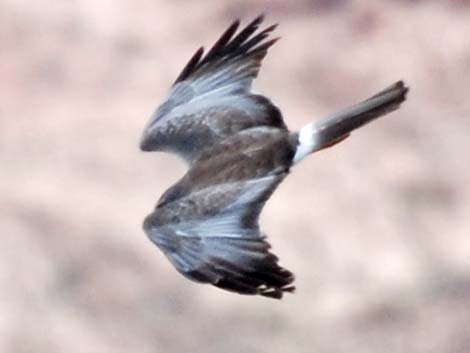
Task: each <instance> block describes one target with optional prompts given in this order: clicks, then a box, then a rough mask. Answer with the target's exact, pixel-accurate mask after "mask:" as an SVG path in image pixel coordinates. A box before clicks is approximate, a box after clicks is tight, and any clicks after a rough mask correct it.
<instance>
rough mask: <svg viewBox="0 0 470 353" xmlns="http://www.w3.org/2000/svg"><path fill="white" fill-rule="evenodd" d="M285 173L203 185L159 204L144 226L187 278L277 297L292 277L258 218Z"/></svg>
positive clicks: (243, 292) (290, 289)
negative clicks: (274, 251)
mask: <svg viewBox="0 0 470 353" xmlns="http://www.w3.org/2000/svg"><path fill="white" fill-rule="evenodd" d="M286 174H287V172H285V171H284V172H276V173H272V174H271V175H268V176H264V177H261V178H257V179H252V180H244V181H235V182H228V183H222V184H217V185H213V186H208V187H206V188H203V189H198V190H196V191H194V192H190V193H188V194H187V195H186V196H184V197H182V198H178V199H177V200H174V201H170V202H168V203H161V204H159V205H158V206H157V208H156V209H155V211H154V213H152V214H151V215H149V216H148V217H147V218H146V220H145V222H144V229H145V231H146V233H147V235H148V236H149V237H150V239H151V240H152V241H153V242H154V243H155V244H156V245H157V246H158V247H159V248H160V249H161V250H163V252H164V253H165V254H166V256H167V257H168V259H169V260H170V261H171V262H172V264H173V265H174V266H175V267H176V269H177V270H178V271H179V272H181V273H182V274H183V275H185V276H186V277H188V278H190V279H192V280H195V281H199V282H204V283H211V284H213V285H215V286H217V287H220V288H223V289H226V290H231V291H235V292H238V293H242V294H260V295H263V296H267V297H273V298H281V297H282V294H283V292H286V291H293V289H294V287H293V286H291V284H292V282H293V280H294V276H293V274H292V273H291V272H289V271H288V270H286V269H284V268H282V267H280V266H279V265H278V263H277V262H278V259H277V257H276V256H275V255H274V254H272V253H271V252H269V248H270V245H269V244H268V243H267V241H266V240H265V237H264V236H262V234H261V233H260V229H259V225H258V217H259V213H260V212H261V209H262V207H263V206H264V204H265V202H266V200H267V199H268V198H269V197H270V195H271V194H272V192H273V191H274V190H275V188H276V187H277V186H278V184H279V183H280V182H281V181H282V180H283V178H284V177H285V175H286Z"/></svg>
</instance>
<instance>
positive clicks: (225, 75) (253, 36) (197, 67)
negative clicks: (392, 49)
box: [140, 16, 408, 299]
mask: <svg viewBox="0 0 470 353" xmlns="http://www.w3.org/2000/svg"><path fill="white" fill-rule="evenodd" d="M263 19H264V18H263V16H258V17H256V18H255V19H254V20H253V21H252V22H250V23H249V24H248V25H247V26H246V27H244V28H243V29H241V30H238V28H239V26H240V21H238V20H237V21H235V22H233V23H232V24H231V25H230V26H229V27H228V29H227V30H226V31H225V32H224V33H223V34H222V36H221V37H220V38H219V39H218V40H217V41H216V43H215V44H214V45H213V46H212V48H211V49H210V50H208V51H207V52H206V53H204V49H203V48H200V49H199V50H197V51H196V53H195V54H194V55H193V56H192V58H191V59H190V60H189V62H188V63H187V64H186V66H185V67H184V69H183V71H182V72H181V73H180V75H179V76H178V78H177V79H176V81H175V82H174V84H173V85H172V87H171V89H170V92H169V94H168V97H167V98H166V100H165V101H164V102H163V103H162V104H161V105H160V106H159V107H158V109H157V110H156V111H155V113H154V114H153V115H152V116H151V118H150V121H149V122H148V124H147V126H146V127H145V129H144V132H143V135H142V139H141V142H140V148H141V149H142V150H143V151H169V152H173V153H176V154H178V155H179V156H181V157H183V158H184V159H185V160H186V161H187V162H188V164H189V170H188V171H187V173H186V174H185V175H184V176H183V177H182V178H181V180H179V181H178V182H177V183H176V184H175V185H173V186H172V187H171V188H169V189H168V190H167V191H166V192H165V193H164V194H163V195H162V196H161V198H160V200H159V201H158V203H157V205H156V207H155V209H154V211H153V212H152V213H151V214H150V215H148V216H147V217H146V218H145V220H144V225H143V227H144V230H145V232H146V234H147V235H148V237H149V238H150V240H151V241H152V242H153V243H154V244H156V245H157V246H158V247H159V248H160V249H161V250H162V251H163V252H164V254H165V255H166V256H167V258H168V259H169V260H170V262H171V263H172V264H173V266H174V267H175V268H176V269H177V270H178V271H179V272H180V273H181V274H183V275H184V276H185V277H187V278H189V279H191V280H194V281H197V282H202V283H210V284H212V285H214V286H216V287H219V288H222V289H225V290H229V291H233V292H236V293H240V294H251V295H262V296H265V297H271V298H277V299H280V298H282V296H283V294H284V293H285V292H292V291H293V290H294V286H293V282H294V275H293V274H292V273H291V272H290V271H288V270H286V269H284V268H283V267H281V266H279V264H278V258H277V257H276V255H274V254H273V253H272V252H270V250H269V249H270V245H269V243H268V242H267V240H266V236H265V235H264V234H263V233H262V231H261V230H260V226H259V224H258V218H259V215H260V213H261V210H262V208H263V206H264V204H265V203H266V201H267V200H268V199H269V197H270V196H271V194H272V193H273V192H274V190H275V189H276V187H277V186H278V185H279V184H280V183H281V182H282V180H283V179H284V178H285V177H286V176H287V174H288V173H289V171H290V169H291V167H292V166H293V165H295V164H297V163H299V162H300V161H301V160H303V159H304V158H305V157H306V156H307V155H309V154H311V153H312V152H315V151H319V150H321V149H324V148H326V147H330V146H332V145H334V144H336V143H338V142H340V141H342V140H344V139H345V138H346V137H348V136H349V134H350V133H351V131H352V130H354V129H357V128H359V127H361V126H363V125H364V124H366V123H368V122H370V121H372V120H374V119H376V118H378V117H380V116H383V115H385V114H387V113H390V112H392V111H394V110H396V109H398V107H399V106H400V104H401V103H402V102H403V101H404V100H405V98H406V94H407V91H408V88H407V87H405V85H404V84H403V82H402V81H398V82H396V83H394V84H393V85H391V86H389V87H388V88H386V89H384V90H382V91H381V92H379V93H377V94H375V95H374V96H372V97H370V98H369V99H367V100H365V101H363V102H361V103H358V104H356V105H354V106H351V107H349V108H346V109H344V110H342V111H340V112H338V113H335V114H332V115H331V116H328V117H326V118H325V119H323V120H320V121H318V122H314V123H310V124H308V125H306V126H305V127H303V128H302V129H301V130H300V131H299V132H292V131H289V129H288V128H287V126H286V124H285V123H284V120H283V117H282V114H281V112H280V110H279V109H278V108H277V107H276V106H275V105H274V104H273V103H272V102H271V101H270V100H269V99H268V98H266V97H265V96H263V95H259V94H255V93H252V92H251V84H252V82H253V80H254V79H255V78H256V77H257V75H258V71H259V69H260V66H261V62H262V60H263V58H264V57H265V55H266V53H267V50H268V49H269V48H270V47H271V46H272V45H273V44H274V43H275V42H276V40H277V38H274V39H272V38H270V35H271V33H272V31H273V30H274V29H275V28H276V25H272V26H269V27H267V28H265V29H262V30H259V27H260V25H261V23H262V22H263Z"/></svg>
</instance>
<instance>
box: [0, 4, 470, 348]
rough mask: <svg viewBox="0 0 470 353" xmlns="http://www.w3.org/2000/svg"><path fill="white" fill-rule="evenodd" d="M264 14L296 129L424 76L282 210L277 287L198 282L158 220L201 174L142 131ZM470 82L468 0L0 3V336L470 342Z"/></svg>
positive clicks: (272, 63) (274, 234) (289, 189)
mask: <svg viewBox="0 0 470 353" xmlns="http://www.w3.org/2000/svg"><path fill="white" fill-rule="evenodd" d="M260 11H264V12H266V13H267V14H268V21H267V22H280V23H281V26H280V27H279V29H278V30H277V34H278V35H280V36H282V40H281V41H279V42H278V43H277V44H276V45H275V46H274V47H273V48H272V49H271V50H270V52H269V55H268V56H267V58H266V59H265V62H264V66H263V68H262V70H261V74H260V77H259V79H258V80H257V81H256V82H255V89H256V90H257V91H258V92H263V93H265V94H266V95H268V96H269V97H271V98H272V99H273V101H274V102H275V103H276V104H278V105H279V107H280V108H281V109H282V110H283V113H284V116H285V120H286V121H287V124H288V125H289V126H290V127H291V128H292V129H298V128H300V127H301V126H302V125H303V124H306V123H307V122H309V121H311V120H313V119H318V118H320V117H322V116H323V115H325V114H328V113H330V112H333V111H335V110H337V109H340V108H342V107H344V106H347V105H349V104H352V103H355V102H356V101H359V100H362V99H364V98H367V97H368V96H369V95H371V94H373V93H375V92H376V91H378V90H380V89H382V88H384V87H385V86H387V85H389V84H391V83H392V82H394V81H395V80H397V79H401V78H403V79H405V80H406V82H407V83H408V84H409V85H410V86H411V91H410V94H409V100H408V101H407V102H406V103H405V104H404V105H403V107H402V109H400V110H399V111H398V112H396V113H394V114H393V115H390V116H387V117H386V118H384V119H381V120H380V121H377V122H375V123H373V124H371V125H369V126H367V127H365V128H363V129H361V131H358V132H356V133H354V134H353V136H352V137H351V138H349V139H348V140H346V141H345V142H343V143H341V144H340V145H337V146H335V147H334V148H332V149H330V150H327V151H324V152H322V153H319V154H317V155H315V156H311V157H310V158H309V159H308V160H306V161H305V162H303V163H302V164H301V165H299V166H298V167H296V168H295V169H294V170H293V173H292V175H291V176H290V177H289V178H287V180H286V181H285V182H284V183H283V184H282V185H281V187H280V188H279V190H278V191H277V193H275V195H274V196H273V198H272V199H271V200H270V202H269V203H268V205H267V207H266V208H265V210H264V213H263V215H262V225H263V228H264V229H265V231H266V233H267V234H268V235H269V237H270V241H271V243H272V245H273V249H274V251H275V252H276V253H277V254H278V255H279V256H280V258H281V264H282V265H284V266H286V267H287V268H289V269H291V270H292V271H294V272H295V273H296V275H297V280H296V284H297V288H298V290H297V292H296V294H295V295H287V296H286V297H285V298H284V300H283V301H281V302H279V301H274V300H269V299H264V298H257V297H244V296H239V295H235V294H231V293H227V292H223V291H221V290H218V289H216V288H213V287H210V286H203V285H197V284H193V283H191V282H189V281H187V280H186V279H184V278H183V277H182V276H180V275H179V274H178V273H177V272H176V271H175V270H174V269H173V267H172V266H171V264H170V263H169V262H168V261H167V260H166V259H165V258H164V256H163V254H162V253H161V252H160V251H159V250H158V249H157V248H156V247H154V246H153V245H152V244H151V243H150V242H149V241H148V239H147V238H146V237H145V235H144V233H143V231H142V230H141V222H142V219H143V217H144V216H145V215H146V214H148V213H149V212H150V211H151V209H152V208H153V206H154V204H155V202H156V200H157V198H158V197H159V195H160V194H161V193H162V192H163V191H164V190H165V189H166V188H168V187H169V186H170V185H171V184H172V183H174V182H175V181H176V180H177V179H178V178H179V177H180V176H181V175H182V174H183V173H184V170H185V166H184V164H183V163H182V162H181V161H180V160H178V159H177V158H176V157H174V156H170V155H166V154H155V153H153V154H152V153H147V154H144V153H141V152H140V151H139V150H138V147H137V146H138V140H139V138H140V133H141V131H142V128H143V126H144V125H145V123H146V122H147V119H148V117H149V116H150V114H151V112H152V111H153V110H154V109H155V107H156V105H157V104H158V102H160V101H161V100H162V99H163V97H164V96H165V94H166V90H167V88H168V87H169V85H170V84H171V83H172V82H173V80H174V78H175V77H176V75H177V74H178V73H179V70H180V69H181V68H182V66H183V65H184V64H185V63H186V61H187V60H188V59H189V57H190V56H191V55H192V54H193V52H194V51H195V50H196V49H197V48H198V47H199V46H200V45H201V44H205V45H206V46H207V45H210V44H212V42H213V41H214V40H215V39H216V38H217V37H218V35H219V34H220V33H221V32H222V31H223V30H224V29H225V27H226V26H227V25H228V24H229V23H230V22H231V21H232V20H233V19H234V18H235V17H241V18H243V19H245V20H246V21H248V20H250V19H251V18H253V16H255V15H256V14H258V13H259V12H260ZM469 90H470V4H469V2H467V1H457V0H454V1H424V0H423V1H410V0H409V1H405V0H403V1H376V2H366V1H348V0H342V1H340V0H335V1H321V0H316V1H306V0H304V1H295V2H294V1H281V0H278V1H271V2H261V1H260V2H256V4H255V5H254V4H252V3H251V2H249V1H233V2H226V3H224V2H220V1H209V0H207V1H199V2H196V1H194V2H186V1H173V2H172V1H145V0H138V1H130V0H128V1H124V0H122V1H99V2H94V1H87V0H77V1H68V2H65V1H63V2H40V1H37V2H32V1H17V0H3V1H1V2H0V163H1V164H0V166H1V174H0V177H1V179H0V180H1V183H0V210H1V212H0V234H1V239H2V240H1V242H2V246H1V247H0V286H1V291H0V351H1V352H12V353H16V352H18V353H22V352H35V353H41V352H47V353H55V352H87V353H88V352H90V353H91V352H96V353H98V352H99V353H102V352H114V353H120V352H141V353H145V352H206V353H211V352H214V353H215V352H237V353H243V352H250V353H253V352H271V353H276V352H306V353H307V352H308V353H311V352H347V353H372V352H381V353H395V352H397V353H398V352H407V353H414V352H420V353H423V352H426V353H427V352H429V353H434V352H435V353H467V352H470V158H469V153H470V138H469V136H470V98H469Z"/></svg>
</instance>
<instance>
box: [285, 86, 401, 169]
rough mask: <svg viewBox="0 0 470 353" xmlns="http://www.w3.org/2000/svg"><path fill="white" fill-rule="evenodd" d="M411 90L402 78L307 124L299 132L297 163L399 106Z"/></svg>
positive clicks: (295, 158)
mask: <svg viewBox="0 0 470 353" xmlns="http://www.w3.org/2000/svg"><path fill="white" fill-rule="evenodd" d="M407 92H408V87H406V86H405V85H404V83H403V81H398V82H396V83H394V84H393V85H391V86H390V87H388V88H386V89H384V90H383V91H380V92H379V93H377V94H376V95H374V96H372V97H370V98H369V99H367V100H365V101H363V102H361V103H358V104H356V105H353V106H352V107H349V108H346V109H344V110H342V111H340V112H338V113H335V114H333V115H330V116H328V117H326V118H325V119H323V120H321V121H319V122H317V123H310V124H308V125H306V126H304V127H303V128H302V129H301V130H300V131H299V133H298V138H297V143H298V144H297V150H296V153H295V156H294V164H295V163H298V162H299V161H301V160H302V159H304V158H305V156H307V155H308V154H310V153H312V152H315V151H319V150H321V149H324V148H327V147H330V146H333V145H335V144H337V143H338V142H340V141H342V140H344V139H345V138H346V137H348V136H349V134H350V133H351V131H353V130H355V129H357V128H359V127H361V126H363V125H365V124H367V123H368V122H370V121H372V120H374V119H377V118H379V117H381V116H383V115H385V114H388V113H390V112H393V111H394V110H396V109H398V108H399V107H400V104H401V103H402V102H404V101H405V99H406V94H407Z"/></svg>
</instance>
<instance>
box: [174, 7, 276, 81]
mask: <svg viewBox="0 0 470 353" xmlns="http://www.w3.org/2000/svg"><path fill="white" fill-rule="evenodd" d="M264 19H265V14H264V13H261V14H259V15H258V16H257V17H255V18H254V19H253V20H252V21H251V22H250V23H248V25H246V26H245V27H244V28H243V29H241V30H240V31H238V33H237V34H236V32H237V30H238V29H239V27H240V23H241V21H240V20H239V19H236V20H234V21H233V22H232V23H231V24H230V26H229V27H228V28H227V29H226V30H225V31H224V32H223V33H222V35H221V36H220V37H219V39H218V40H217V41H216V42H215V44H214V45H213V46H212V47H211V49H210V50H209V51H208V52H207V53H206V55H203V54H204V50H203V48H200V49H199V50H198V51H197V52H196V53H195V54H194V55H193V56H192V58H191V59H190V60H189V62H188V63H187V64H186V66H185V67H184V69H183V71H182V72H181V74H180V75H179V76H178V78H177V79H176V80H175V83H178V82H180V81H184V80H186V79H188V78H189V77H190V76H191V75H192V74H193V73H194V72H196V71H198V70H199V69H200V68H201V67H203V66H206V65H211V63H214V64H218V63H220V62H221V61H224V60H231V59H235V58H238V57H242V56H245V55H250V54H253V55H257V56H258V54H261V56H258V58H262V57H263V56H264V55H265V54H266V51H267V49H268V48H269V47H270V46H271V45H273V44H274V43H275V42H276V41H277V40H278V39H279V38H275V39H274V40H269V41H264V40H265V39H266V38H267V37H268V36H269V34H270V33H271V32H272V31H273V30H274V29H275V28H276V27H277V26H278V24H273V25H271V26H269V27H267V28H265V29H264V30H262V31H261V32H258V33H256V32H257V30H258V28H259V26H260V25H261V23H262V22H263V21H264Z"/></svg>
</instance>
